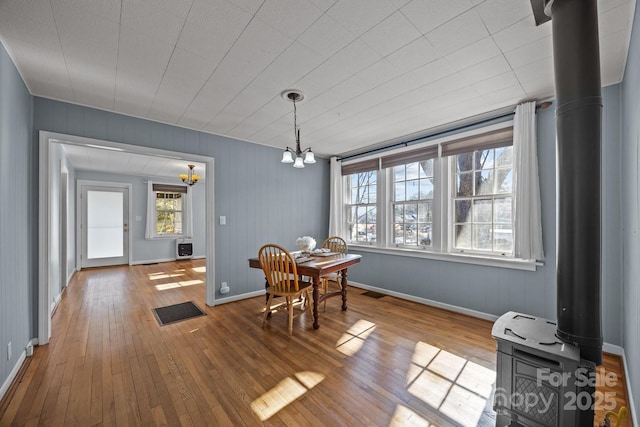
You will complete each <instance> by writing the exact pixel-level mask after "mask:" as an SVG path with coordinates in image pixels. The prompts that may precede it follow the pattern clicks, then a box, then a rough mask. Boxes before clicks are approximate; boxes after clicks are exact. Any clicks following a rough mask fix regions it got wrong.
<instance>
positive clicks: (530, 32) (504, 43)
mask: <svg viewBox="0 0 640 427" xmlns="http://www.w3.org/2000/svg"><path fill="white" fill-rule="evenodd" d="M550 35H551V25H540V26H538V27H536V23H535V21H534V20H533V18H531V17H529V18H524V19H521V20H520V21H518V22H516V23H514V24H513V25H511V26H509V27H507V28H505V29H504V30H501V31H499V32H497V33H495V34H493V36H492V37H493V39H494V40H495V41H496V44H497V45H498V47H499V48H500V49H501V50H502V51H503V52H509V51H511V50H514V49H516V48H518V47H520V46H524V45H527V44H530V43H533V42H535V41H537V40H541V39H544V38H546V37H548V36H550Z"/></svg>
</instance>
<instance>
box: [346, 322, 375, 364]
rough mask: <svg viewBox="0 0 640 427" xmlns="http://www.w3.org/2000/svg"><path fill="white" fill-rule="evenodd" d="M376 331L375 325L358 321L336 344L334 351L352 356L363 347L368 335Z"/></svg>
mask: <svg viewBox="0 0 640 427" xmlns="http://www.w3.org/2000/svg"><path fill="white" fill-rule="evenodd" d="M375 329H376V324H375V323H371V322H369V321H368V320H363V319H360V320H358V321H357V322H356V323H355V324H354V325H353V326H351V327H350V328H349V330H348V331H347V332H345V333H344V334H342V336H341V337H340V338H338V341H337V342H336V350H338V351H339V352H340V353H342V354H344V355H346V356H353V355H354V354H356V353H357V352H358V351H359V350H360V349H361V348H362V346H363V345H364V342H365V341H366V340H367V338H368V337H369V335H371V333H372V332H373V331H374V330H375Z"/></svg>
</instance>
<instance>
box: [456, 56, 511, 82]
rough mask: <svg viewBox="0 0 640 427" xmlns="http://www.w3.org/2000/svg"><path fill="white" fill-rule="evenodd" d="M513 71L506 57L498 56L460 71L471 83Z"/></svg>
mask: <svg viewBox="0 0 640 427" xmlns="http://www.w3.org/2000/svg"><path fill="white" fill-rule="evenodd" d="M507 71H511V67H510V66H509V63H508V62H507V60H506V59H504V56H502V55H498V56H494V57H493V58H491V59H487V60H486V61H482V62H480V63H479V64H476V65H474V66H472V67H469V68H466V69H464V70H462V71H460V74H462V75H463V76H465V77H466V78H467V79H468V80H469V81H472V82H478V81H482V80H486V79H489V78H491V77H495V76H497V75H499V74H502V73H506V72H507Z"/></svg>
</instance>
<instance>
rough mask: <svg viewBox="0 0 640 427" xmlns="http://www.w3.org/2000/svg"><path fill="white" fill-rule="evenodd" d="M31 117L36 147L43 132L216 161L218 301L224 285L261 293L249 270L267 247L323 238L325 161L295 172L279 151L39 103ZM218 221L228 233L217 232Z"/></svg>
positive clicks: (99, 112)
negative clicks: (250, 263) (251, 260)
mask: <svg viewBox="0 0 640 427" xmlns="http://www.w3.org/2000/svg"><path fill="white" fill-rule="evenodd" d="M33 110H34V113H33V128H34V137H33V143H34V144H35V143H36V140H37V133H38V131H40V130H44V131H50V132H58V133H63V134H70V135H76V136H83V137H88V138H96V139H101V140H107V141H115V142H120V143H125V144H131V145H138V146H143V147H153V148H160V149H165V150H171V151H177V152H183V153H188V154H196V155H203V156H209V157H213V158H214V159H215V167H214V176H213V179H214V184H215V218H216V220H215V224H214V226H215V242H216V243H215V245H216V254H215V274H216V282H217V283H216V297H221V295H218V293H219V289H220V282H223V281H224V282H227V283H228V284H229V287H230V289H231V290H230V292H229V294H226V295H225V297H231V296H235V295H241V294H245V293H248V292H253V291H259V290H261V289H264V278H263V276H262V275H261V274H260V272H259V271H257V270H251V269H249V268H248V262H247V259H248V258H250V257H252V256H256V255H257V254H258V249H260V246H261V245H263V244H264V243H267V242H276V243H279V244H281V245H283V246H285V247H287V248H290V249H295V241H296V238H297V237H298V236H301V235H311V236H316V237H318V238H319V239H322V238H323V237H324V236H325V235H326V233H327V229H328V223H329V208H328V203H327V200H328V199H329V164H328V163H327V161H326V160H325V159H321V158H318V162H317V163H316V164H314V165H309V166H307V167H306V168H304V169H295V168H293V167H291V165H285V164H282V163H280V158H281V156H282V152H281V150H277V149H274V148H268V147H265V146H261V145H257V144H251V143H248V142H244V141H239V140H235V139H231V138H226V137H223V136H218V135H211V134H207V133H203V132H197V131H193V130H189V129H184V128H179V127H176V126H171V125H166V124H162V123H157V122H152V121H149V120H142V119H137V118H133V117H129V116H124V115H121V114H115V113H110V112H106V111H102V110H96V109H93V108H87V107H82V106H78V105H73V104H68V103H64V102H59V101H52V100H49V99H44V98H39V97H35V98H34V107H33ZM207 179H210V178H209V175H207ZM220 215H224V216H226V217H227V225H224V226H221V225H219V222H218V220H217V218H218V217H219V216H220Z"/></svg>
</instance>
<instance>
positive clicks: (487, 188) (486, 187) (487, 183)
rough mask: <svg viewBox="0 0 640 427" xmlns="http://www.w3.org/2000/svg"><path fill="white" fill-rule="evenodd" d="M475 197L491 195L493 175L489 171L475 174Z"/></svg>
mask: <svg viewBox="0 0 640 427" xmlns="http://www.w3.org/2000/svg"><path fill="white" fill-rule="evenodd" d="M475 184H476V193H475V195H476V196H480V195H486V194H493V173H492V172H491V171H480V172H476V182H475Z"/></svg>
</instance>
